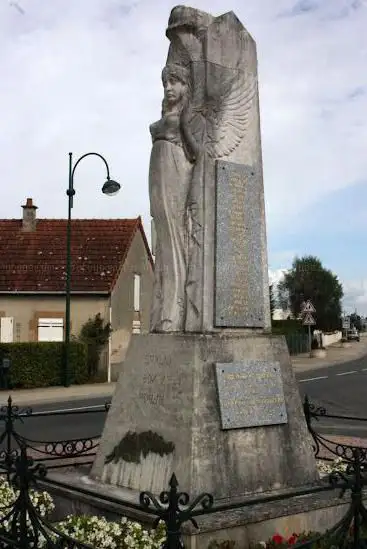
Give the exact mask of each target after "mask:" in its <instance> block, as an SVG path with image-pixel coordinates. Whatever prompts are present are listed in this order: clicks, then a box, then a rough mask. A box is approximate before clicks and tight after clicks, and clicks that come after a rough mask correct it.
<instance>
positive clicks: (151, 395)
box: [138, 354, 180, 407]
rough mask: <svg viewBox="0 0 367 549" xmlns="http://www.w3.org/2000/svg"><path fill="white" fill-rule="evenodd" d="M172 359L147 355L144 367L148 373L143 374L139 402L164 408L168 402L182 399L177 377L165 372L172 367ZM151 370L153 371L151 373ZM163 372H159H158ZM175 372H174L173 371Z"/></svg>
mask: <svg viewBox="0 0 367 549" xmlns="http://www.w3.org/2000/svg"><path fill="white" fill-rule="evenodd" d="M171 363H172V360H171V357H165V356H160V357H157V355H154V354H151V355H146V356H145V359H144V366H145V370H146V372H145V373H144V374H143V378H142V383H141V385H140V391H139V393H138V398H139V400H140V401H141V402H142V403H143V404H144V405H148V406H153V407H156V406H164V405H165V404H167V403H168V401H171V402H172V401H176V400H179V398H180V396H179V395H180V384H179V381H178V378H177V375H174V373H172V374H166V373H164V370H165V369H166V368H167V366H168V367H170V366H171ZM149 369H151V370H152V371H149ZM160 369H161V370H162V371H158V372H157V370H160ZM172 372H173V371H172Z"/></svg>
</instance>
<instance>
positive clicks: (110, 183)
mask: <svg viewBox="0 0 367 549" xmlns="http://www.w3.org/2000/svg"><path fill="white" fill-rule="evenodd" d="M120 189H121V185H120V183H117V181H114V180H113V179H110V178H108V179H107V181H106V183H104V185H103V187H102V192H103V194H107V195H108V196H113V195H115V194H117V193H118V192H119V190H120Z"/></svg>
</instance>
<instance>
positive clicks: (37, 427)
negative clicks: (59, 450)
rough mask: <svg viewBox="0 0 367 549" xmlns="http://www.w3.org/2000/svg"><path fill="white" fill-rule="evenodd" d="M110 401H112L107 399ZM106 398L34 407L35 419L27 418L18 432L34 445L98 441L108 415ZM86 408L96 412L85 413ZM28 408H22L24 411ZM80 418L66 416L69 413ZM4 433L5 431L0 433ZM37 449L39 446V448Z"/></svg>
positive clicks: (19, 422) (17, 424)
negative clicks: (33, 442)
mask: <svg viewBox="0 0 367 549" xmlns="http://www.w3.org/2000/svg"><path fill="white" fill-rule="evenodd" d="M107 400H108V401H110V399H107ZM105 403H106V398H93V399H88V400H78V401H75V400H74V401H73V402H72V403H70V402H58V403H55V404H42V405H38V406H32V407H31V409H32V412H33V414H35V415H34V416H32V415H30V416H28V417H23V418H22V422H21V421H16V422H15V429H16V431H17V432H18V433H19V434H20V435H23V436H25V437H27V439H29V440H32V441H55V440H71V439H78V438H95V437H96V436H99V435H100V434H101V433H102V429H103V426H104V423H105V419H106V414H107V412H106V411H104V409H103V408H104V405H105ZM86 407H88V408H90V409H91V410H92V412H91V413H90V412H88V413H85V409H86ZM24 409H25V408H23V407H20V411H23V410H24ZM71 409H72V410H75V411H78V412H80V413H78V414H73V415H69V414H65V413H64V412H67V411H68V410H71ZM51 411H52V412H57V415H51V416H49V415H48V416H43V415H37V414H42V413H44V412H51ZM0 432H1V429H0ZM35 446H38V444H36V445H35Z"/></svg>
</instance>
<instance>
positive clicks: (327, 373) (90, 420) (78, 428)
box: [16, 356, 367, 442]
mask: <svg viewBox="0 0 367 549" xmlns="http://www.w3.org/2000/svg"><path fill="white" fill-rule="evenodd" d="M296 379H297V381H298V386H299V391H300V394H301V397H302V400H303V398H304V396H305V395H306V394H307V395H308V397H309V400H310V402H311V403H314V404H315V405H317V406H324V407H325V408H326V410H327V412H328V413H330V414H335V415H346V416H357V417H362V418H367V396H366V386H367V356H366V357H363V358H359V359H357V360H353V361H351V362H346V363H343V364H337V365H332V366H328V367H325V368H317V369H315V370H309V371H307V372H302V373H299V374H297V375H296ZM106 401H107V402H108V401H110V399H106V398H92V399H83V400H73V401H72V402H57V403H54V404H42V405H37V406H32V411H33V415H30V416H29V417H24V418H23V423H22V422H20V421H17V423H16V429H17V431H18V432H19V434H21V435H24V436H26V437H27V438H28V439H31V440H33V441H40V442H41V441H55V440H71V439H78V438H89V437H90V438H94V437H96V436H98V435H100V434H101V432H102V430H103V425H104V422H105V419H106V416H107V412H106V411H105V410H104V405H105V403H106ZM87 408H89V410H91V411H90V412H86V409H87ZM68 411H69V412H70V411H74V412H77V413H73V414H68V413H67V412H68ZM47 412H52V413H53V414H54V415H43V414H44V413H47ZM315 427H316V428H317V429H318V430H319V432H321V433H328V434H340V435H347V436H356V437H366V438H367V420H366V421H365V422H364V421H363V422H362V421H361V422H356V421H351V420H347V421H344V420H343V421H342V420H339V419H322V420H320V421H319V422H317V423H315Z"/></svg>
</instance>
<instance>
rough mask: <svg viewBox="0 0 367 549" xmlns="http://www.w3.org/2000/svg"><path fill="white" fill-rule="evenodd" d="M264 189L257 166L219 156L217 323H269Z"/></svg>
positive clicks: (249, 325) (241, 325)
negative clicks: (263, 244)
mask: <svg viewBox="0 0 367 549" xmlns="http://www.w3.org/2000/svg"><path fill="white" fill-rule="evenodd" d="M261 189H262V185H261V181H259V176H258V173H257V171H256V170H255V168H252V167H251V166H246V165H244V164H234V163H233V162H224V161H222V160H218V161H217V163H216V223H215V233H216V236H215V297H214V307H215V313H214V323H215V326H217V327H227V328H230V327H232V328H263V327H264V325H265V320H264V314H265V311H264V295H263V294H264V281H263V267H262V261H263V253H262V252H263V250H262V238H261V236H262V235H261V231H262V217H263V211H262V206H261V205H262V203H263V200H262V196H261V195H260V193H261Z"/></svg>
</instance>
